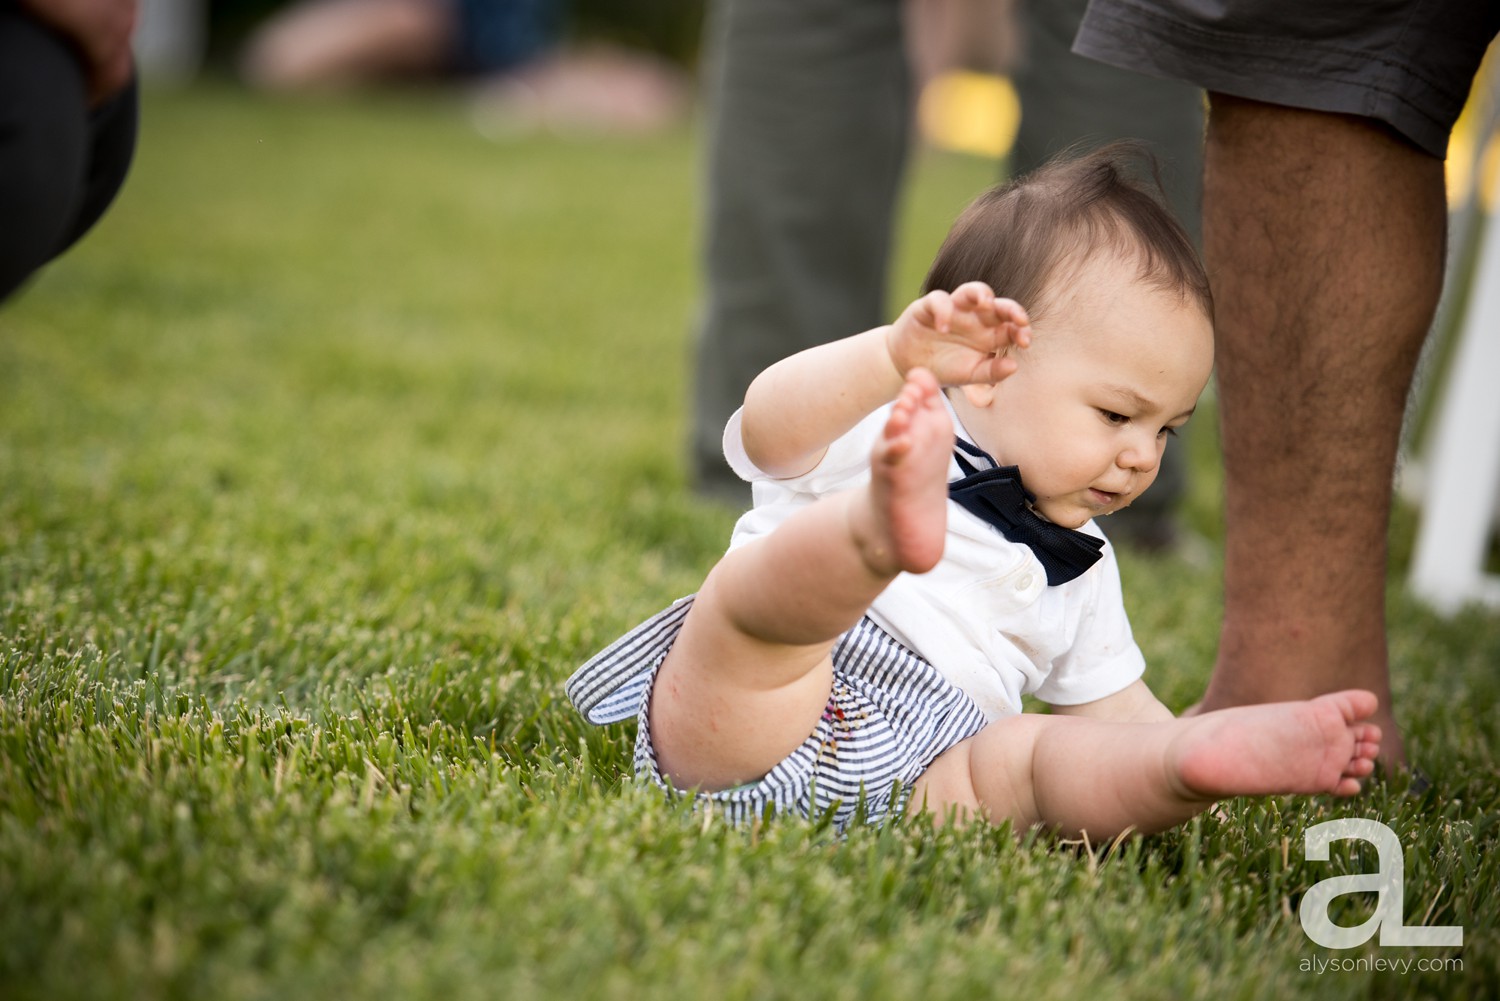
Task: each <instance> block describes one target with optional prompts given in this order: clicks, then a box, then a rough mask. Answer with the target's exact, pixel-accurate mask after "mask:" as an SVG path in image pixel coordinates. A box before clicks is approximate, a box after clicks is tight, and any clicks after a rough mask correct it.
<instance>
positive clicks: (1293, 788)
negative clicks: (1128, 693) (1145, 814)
mask: <svg viewBox="0 0 1500 1001" xmlns="http://www.w3.org/2000/svg"><path fill="white" fill-rule="evenodd" d="M1376 708H1377V701H1376V699H1375V696H1374V695H1372V694H1370V693H1369V692H1366V691H1362V690H1359V689H1350V690H1349V691H1343V692H1334V693H1333V694H1331V695H1323V696H1320V697H1318V698H1315V699H1310V700H1308V701H1306V702H1276V703H1271V704H1268V705H1259V706H1240V707H1236V708H1233V709H1223V710H1220V711H1218V712H1211V713H1204V714H1203V715H1201V716H1196V717H1193V721H1194V722H1195V723H1197V724H1200V725H1198V726H1194V727H1191V728H1189V729H1187V730H1185V731H1184V732H1183V733H1182V734H1181V735H1180V736H1178V737H1176V738H1175V739H1174V740H1173V742H1172V745H1171V747H1170V749H1169V751H1168V758H1167V763H1168V767H1169V769H1171V774H1172V776H1173V778H1174V779H1175V783H1174V784H1177V785H1178V786H1179V791H1180V792H1182V793H1183V794H1184V795H1186V796H1187V797H1188V798H1198V799H1214V798H1217V797H1220V796H1270V795H1279V794H1284V793H1332V794H1334V795H1335V796H1353V795H1354V794H1355V793H1357V792H1359V789H1360V780H1362V779H1364V778H1367V777H1368V776H1369V775H1370V773H1371V772H1373V771H1374V769H1375V756H1376V755H1377V754H1378V753H1379V752H1380V728H1379V727H1378V726H1376V725H1375V724H1373V723H1370V722H1367V720H1368V719H1369V718H1370V716H1371V715H1372V714H1373V713H1374V712H1375V710H1376Z"/></svg>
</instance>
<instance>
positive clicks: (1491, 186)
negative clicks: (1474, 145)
mask: <svg viewBox="0 0 1500 1001" xmlns="http://www.w3.org/2000/svg"><path fill="white" fill-rule="evenodd" d="M1477 183H1478V188H1479V207H1480V208H1481V209H1483V210H1484V212H1485V214H1486V215H1489V214H1491V213H1493V212H1494V211H1495V201H1496V199H1497V198H1500V133H1497V134H1494V135H1491V136H1490V139H1489V142H1487V143H1485V145H1484V154H1483V155H1482V156H1480V158H1479V179H1478V182H1477Z"/></svg>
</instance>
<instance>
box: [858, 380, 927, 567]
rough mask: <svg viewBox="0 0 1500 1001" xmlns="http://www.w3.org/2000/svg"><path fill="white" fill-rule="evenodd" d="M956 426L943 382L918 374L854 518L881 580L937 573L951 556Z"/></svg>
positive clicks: (873, 456) (875, 455)
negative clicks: (946, 546) (946, 549)
mask: <svg viewBox="0 0 1500 1001" xmlns="http://www.w3.org/2000/svg"><path fill="white" fill-rule="evenodd" d="M952 455H953V422H952V421H951V420H949V418H948V411H947V410H946V408H944V406H943V400H942V390H941V389H940V388H939V387H938V383H937V379H935V378H934V377H933V375H932V373H930V372H928V371H927V370H926V369H920V368H919V369H913V370H912V372H911V373H910V374H909V375H908V376H907V380H906V385H905V386H903V387H902V389H901V395H900V396H898V397H897V398H896V403H895V406H894V407H893V408H892V410H891V416H890V418H889V419H888V420H887V421H886V424H885V430H884V433H883V434H882V436H881V438H880V440H879V441H877V442H876V443H875V447H874V449H872V450H871V453H870V489H869V491H868V493H867V495H866V497H867V500H866V501H865V502H863V503H858V504H856V505H854V507H853V508H852V509H851V511H850V518H849V525H850V532H851V534H852V535H853V537H854V542H855V545H856V546H858V548H859V552H860V556H861V557H862V558H863V559H864V561H865V565H866V566H867V567H869V569H870V570H871V571H872V572H874V573H876V574H884V575H890V574H894V573H897V572H899V571H902V570H905V571H909V572H911V573H923V572H925V571H927V570H931V569H932V568H933V566H934V565H935V564H936V563H937V561H938V560H939V559H941V558H942V555H943V540H944V536H945V533H946V531H947V524H948V522H947V518H948V463H949V461H950V460H951V458H952Z"/></svg>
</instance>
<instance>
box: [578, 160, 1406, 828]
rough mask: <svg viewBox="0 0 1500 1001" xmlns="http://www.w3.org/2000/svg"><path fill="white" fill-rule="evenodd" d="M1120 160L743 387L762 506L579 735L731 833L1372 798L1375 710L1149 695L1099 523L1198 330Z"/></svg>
mask: <svg viewBox="0 0 1500 1001" xmlns="http://www.w3.org/2000/svg"><path fill="white" fill-rule="evenodd" d="M1137 155H1138V154H1137V151H1136V150H1135V149H1134V147H1132V146H1128V145H1118V144H1117V145H1115V146H1111V147H1107V148H1105V149H1103V150H1100V151H1097V152H1094V153H1092V154H1089V155H1086V156H1083V157H1079V158H1074V159H1064V160H1057V161H1054V162H1053V163H1051V164H1049V165H1047V166H1045V167H1043V168H1041V169H1040V170H1038V171H1036V172H1034V173H1032V174H1030V175H1028V176H1026V177H1024V178H1021V179H1020V180H1018V181H1015V182H1012V183H1011V184H1009V185H1005V186H1001V187H999V188H996V189H994V190H992V191H990V192H988V193H986V194H985V195H983V196H981V197H980V198H979V199H978V200H977V201H976V202H975V203H974V204H973V205H971V206H970V207H969V208H968V209H967V210H966V211H965V213H964V214H963V215H962V216H961V217H960V218H959V220H958V222H957V223H956V224H955V226H954V228H953V231H952V232H951V233H950V234H949V236H948V239H947V241H946V242H945V243H944V245H943V247H942V249H941V250H940V251H939V253H938V257H937V260H936V261H935V262H934V264H933V267H932V270H931V272H930V273H929V275H928V277H927V280H926V282H925V288H926V294H924V295H923V296H922V298H920V299H918V300H917V301H916V302H914V303H912V304H911V305H910V306H908V307H907V308H906V310H905V311H904V312H903V313H902V314H901V316H900V317H899V318H898V319H897V320H896V322H895V323H893V324H891V325H890V326H886V327H881V328H878V329H875V330H870V331H866V332H865V333H862V334H857V335H855V336H853V337H848V338H846V339H844V340H840V341H835V342H832V343H829V344H825V345H822V346H819V347H816V348H812V349H810V350H808V351H805V352H802V353H801V354H798V355H794V356H793V357H791V358H788V359H786V360H784V361H782V362H779V363H777V364H776V365H773V366H772V367H771V368H769V369H767V370H766V371H765V372H764V373H762V374H761V375H760V376H759V377H758V378H757V379H756V381H755V382H754V384H752V386H751V387H750V389H749V392H748V393H747V394H746V397H745V403H744V406H743V407H742V408H741V410H740V411H739V412H738V413H737V414H736V415H735V416H734V417H733V418H732V419H731V421H730V424H729V427H728V429H727V430H726V433H725V450H726V454H727V455H728V457H729V460H730V463H731V464H732V465H733V466H735V468H736V469H737V470H739V471H740V472H741V475H744V476H745V477H746V478H748V479H750V480H751V481H752V482H753V483H754V489H755V499H756V505H755V508H754V509H753V510H751V511H750V512H749V513H747V514H746V515H745V516H744V517H743V518H742V519H741V520H740V523H739V525H738V526H737V527H736V530H735V535H734V538H733V540H732V543H731V547H730V551H729V552H728V553H727V554H726V555H725V556H724V558H723V559H722V560H721V561H720V562H719V564H718V565H717V566H715V567H714V569H713V570H712V571H711V572H710V573H709V575H708V578H707V579H706V580H705V581H704V583H703V586H702V588H701V589H700V590H699V591H698V592H697V594H696V595H693V596H690V597H688V598H684V599H682V600H680V601H678V602H677V603H676V604H674V605H673V606H672V607H670V608H668V609H667V610H666V611H664V612H661V613H659V614H658V615H656V616H654V617H653V618H652V619H650V620H648V621H647V622H645V623H643V624H642V625H640V626H638V627H636V628H635V629H634V630H632V631H631V632H630V633H628V634H627V635H626V636H625V637H623V638H622V639H620V640H618V641H616V642H615V643H614V644H612V645H611V646H610V647H609V648H608V649H606V650H604V651H603V652H602V653H600V654H598V655H597V656H596V657H594V658H593V659H592V660H590V661H589V662H588V663H587V664H585V665H584V666H583V667H582V668H580V669H579V671H578V672H577V673H576V674H575V675H574V676H573V677H572V678H571V679H570V680H569V683H568V692H569V696H570V697H571V698H572V699H573V701H574V703H575V704H576V705H578V707H579V708H580V710H582V711H583V712H584V714H585V715H586V716H587V717H588V718H589V719H590V720H591V721H592V722H595V723H608V722H615V721H619V720H624V719H628V718H629V717H631V716H638V717H639V719H640V728H639V733H638V737H637V742H636V753H635V764H636V769H637V772H638V773H639V774H641V775H643V776H646V777H647V778H649V779H650V780H651V781H654V782H656V783H658V784H660V785H662V786H664V787H670V788H675V789H682V790H692V791H693V795H694V796H695V797H697V799H698V800H699V802H700V804H702V805H703V806H705V807H706V808H712V809H715V810H718V811H720V812H722V813H723V814H724V815H725V816H726V817H727V818H729V819H731V820H734V821H744V820H749V819H751V818H755V817H758V816H761V815H763V814H764V813H766V812H767V811H772V812H782V811H790V812H794V813H798V814H801V815H803V816H810V817H821V816H824V815H828V816H830V817H831V819H832V821H833V823H834V825H835V826H836V827H837V828H838V829H840V830H842V829H843V828H844V827H845V826H846V825H848V824H849V823H851V822H854V821H855V820H857V819H859V820H865V821H868V822H874V823H879V822H881V821H882V820H884V819H885V818H887V817H889V816H891V815H893V814H895V813H898V812H901V811H908V810H911V811H915V810H923V809H925V810H928V811H931V813H932V814H933V815H934V816H936V817H937V818H939V819H942V818H956V819H959V820H965V819H970V818H978V819H984V820H988V821H990V822H994V823H999V822H1002V821H1005V820H1010V821H1011V822H1012V823H1013V825H1014V827H1015V829H1016V830H1018V831H1019V830H1024V829H1027V828H1030V827H1033V826H1037V825H1040V826H1044V827H1047V828H1050V829H1052V830H1055V831H1058V832H1062V833H1065V834H1068V835H1077V834H1080V833H1084V832H1086V833H1087V834H1088V835H1089V836H1091V837H1094V838H1108V837H1112V836H1114V835H1116V834H1118V833H1120V832H1123V831H1126V830H1136V831H1141V832H1151V831H1158V830H1162V829H1164V828H1167V827H1170V826H1172V825H1175V824H1179V823H1182V822H1183V821H1185V820H1187V819H1189V818H1191V817H1192V816H1194V815H1195V814H1197V813H1198V812H1200V811H1202V810H1204V809H1205V808H1206V807H1208V806H1209V805H1210V804H1211V803H1212V802H1213V801H1214V800H1215V799H1218V798H1221V797H1226V796H1242V795H1267V794H1280V793H1332V794H1335V795H1340V796H1349V795H1353V794H1354V793H1356V792H1358V791H1359V788H1360V780H1361V779H1363V778H1364V777H1366V776H1368V775H1369V774H1370V773H1371V772H1372V771H1373V768H1374V757H1375V755H1376V752H1377V751H1378V749H1379V740H1380V731H1379V729H1378V728H1377V727H1376V726H1374V725H1373V724H1371V723H1369V722H1367V720H1368V718H1369V717H1370V715H1371V714H1372V713H1373V712H1374V711H1375V708H1376V700H1375V697H1374V696H1373V695H1371V694H1370V693H1368V692H1364V691H1344V692H1338V693H1334V694H1331V695H1325V696H1322V697H1320V698H1316V699H1312V700H1310V701H1306V702H1288V703H1278V704H1273V705H1262V706H1251V707H1244V708H1237V709H1229V710H1225V711H1221V712H1214V713H1205V714H1202V715H1198V716H1192V717H1188V718H1183V719H1176V718H1174V717H1173V716H1172V714H1171V713H1170V712H1169V711H1168V710H1167V709H1166V708H1165V707H1164V706H1163V705H1162V704H1161V703H1160V702H1159V701H1157V699H1156V698H1155V697H1154V696H1153V695H1152V693H1151V691H1150V689H1149V688H1147V687H1146V684H1145V682H1144V681H1142V680H1141V675H1142V673H1143V670H1144V663H1143V658H1142V657H1141V654H1140V651H1139V648H1138V647H1137V646H1136V644H1135V642H1134V640H1133V639H1132V637H1131V633H1130V627H1129V623H1128V621H1127V620H1126V617H1125V612H1124V608H1123V604H1122V602H1121V597H1120V584H1119V573H1118V569H1117V566H1116V563H1115V560H1114V555H1113V553H1112V551H1111V549H1110V548H1109V546H1108V544H1107V543H1106V542H1105V540H1104V537H1103V535H1102V533H1100V532H1099V530H1098V529H1097V528H1096V527H1095V526H1094V524H1093V519H1094V518H1095V517H1097V516H1099V515H1108V514H1111V513H1112V512H1114V511H1118V510H1120V509H1121V508H1123V507H1125V506H1127V505H1129V504H1130V503H1131V502H1132V501H1133V500H1134V499H1135V498H1136V497H1138V496H1140V494H1141V492H1142V491H1144V490H1145V489H1146V488H1147V487H1149V486H1150V485H1151V483H1152V481H1153V480H1154V479H1155V477H1156V473H1157V468H1158V464H1159V463H1160V461H1161V456H1162V451H1163V449H1164V448H1165V445H1166V442H1167V439H1168V438H1170V437H1171V436H1172V435H1173V434H1174V433H1175V431H1176V429H1177V428H1179V427H1181V426H1182V425H1183V424H1185V423H1186V422H1187V421H1188V419H1189V417H1191V415H1192V413H1193V410H1194V408H1195V407H1196V405H1197V401H1198V396H1199V394H1200V393H1201V392H1202V391H1203V388H1204V386H1205V385H1206V383H1207V381H1208V378H1209V374H1210V370H1211V368H1212V364H1213V333H1212V321H1211V310H1212V304H1211V300H1210V297H1209V292H1208V282H1207V278H1206V276H1205V274H1204V272H1203V269H1202V266H1201V264H1200V263H1199V261H1198V259H1197V256H1196V254H1195V252H1194V250H1193V248H1192V245H1191V243H1190V242H1189V240H1188V239H1187V237H1186V236H1185V235H1184V233H1183V232H1182V230H1181V228H1180V227H1179V226H1178V225H1177V223H1176V222H1175V220H1173V219H1172V217H1171V216H1170V214H1169V213H1168V212H1167V211H1166V210H1165V209H1163V208H1162V206H1161V204H1160V203H1159V201H1158V200H1157V199H1156V197H1155V196H1154V195H1153V194H1152V192H1151V189H1149V188H1148V187H1146V186H1144V185H1142V184H1141V183H1140V182H1138V181H1136V180H1135V179H1134V178H1133V177H1132V175H1131V172H1130V169H1129V168H1131V167H1132V166H1133V164H1132V160H1134V159H1135V158H1136V157H1137ZM994 289H999V290H1001V291H1002V292H1005V293H1006V294H1007V297H1006V298H999V297H997V296H996V294H995V292H994V291H993V290H994ZM1018 301H1019V302H1024V303H1026V306H1025V307H1022V306H1021V305H1019V303H1018ZM1023 477H1024V480H1023ZM1024 694H1034V695H1035V696H1036V697H1037V698H1038V699H1040V700H1041V701H1043V702H1046V703H1048V704H1049V705H1050V706H1051V708H1052V712H1051V713H1050V714H1046V715H1040V714H1025V715H1022V714H1021V713H1020V699H1021V696H1022V695H1024Z"/></svg>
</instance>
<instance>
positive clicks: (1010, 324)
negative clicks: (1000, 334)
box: [994, 298, 1031, 348]
mask: <svg viewBox="0 0 1500 1001" xmlns="http://www.w3.org/2000/svg"><path fill="white" fill-rule="evenodd" d="M994 311H995V326H997V327H1004V328H1006V330H1007V333H1008V334H1009V337H1010V342H1011V343H1012V344H1014V345H1015V346H1016V347H1018V348H1025V347H1030V346H1031V317H1030V315H1028V314H1027V312H1026V307H1025V306H1022V305H1021V304H1020V303H1019V302H1016V301H1015V300H1014V299H1000V298H997V299H995V301H994Z"/></svg>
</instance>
